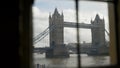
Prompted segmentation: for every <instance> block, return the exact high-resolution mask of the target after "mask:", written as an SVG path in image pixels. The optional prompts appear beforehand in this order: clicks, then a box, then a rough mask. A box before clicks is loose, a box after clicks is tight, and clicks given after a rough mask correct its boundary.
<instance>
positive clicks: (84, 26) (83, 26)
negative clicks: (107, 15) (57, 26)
mask: <svg viewBox="0 0 120 68" xmlns="http://www.w3.org/2000/svg"><path fill="white" fill-rule="evenodd" d="M78 26H79V28H86V29H91V28H97V27H99V26H97V25H92V24H85V23H78ZM64 27H73V28H76V27H77V23H75V22H64Z"/></svg>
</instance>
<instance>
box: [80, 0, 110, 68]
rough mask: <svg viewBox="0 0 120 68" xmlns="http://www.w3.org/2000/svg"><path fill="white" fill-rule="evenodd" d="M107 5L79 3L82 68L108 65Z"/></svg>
mask: <svg viewBox="0 0 120 68" xmlns="http://www.w3.org/2000/svg"><path fill="white" fill-rule="evenodd" d="M109 24H110V23H109V15H108V3H107V2H97V1H79V25H81V27H80V30H79V32H80V42H81V43H80V53H81V55H83V56H81V66H82V67H91V66H92V67H94V66H108V65H110V64H111V63H110V58H111V57H110V52H109V48H110V30H109Z"/></svg>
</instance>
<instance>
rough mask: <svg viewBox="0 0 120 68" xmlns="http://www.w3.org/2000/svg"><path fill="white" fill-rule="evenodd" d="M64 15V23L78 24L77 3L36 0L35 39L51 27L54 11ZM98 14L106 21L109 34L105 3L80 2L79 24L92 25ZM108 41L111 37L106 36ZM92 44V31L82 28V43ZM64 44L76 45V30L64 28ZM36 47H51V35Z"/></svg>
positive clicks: (34, 13) (33, 8)
mask: <svg viewBox="0 0 120 68" xmlns="http://www.w3.org/2000/svg"><path fill="white" fill-rule="evenodd" d="M55 8H57V9H58V12H59V13H60V14H61V13H62V12H63V14H64V21H68V22H76V15H75V12H76V11H75V2H74V1H73V0H34V4H33V6H32V12H33V37H35V36H36V35H38V34H39V33H41V32H43V31H44V30H45V29H46V28H47V27H48V26H49V20H48V18H49V15H52V14H53V12H54V9H55ZM96 14H99V16H100V18H101V19H103V18H104V19H105V29H106V30H107V31H108V32H109V25H108V23H109V21H108V8H107V3H105V2H94V1H79V23H86V24H90V21H91V20H94V18H95V16H96ZM106 40H109V37H108V36H107V35H106ZM83 41H85V42H86V43H91V30H90V29H83V28H80V42H81V43H82V42H83ZM64 43H65V44H68V43H76V28H68V27H65V28H64ZM34 46H35V47H45V46H49V35H47V36H46V37H45V38H44V39H43V40H41V41H40V42H38V43H37V44H35V45H34Z"/></svg>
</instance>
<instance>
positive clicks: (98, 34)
mask: <svg viewBox="0 0 120 68" xmlns="http://www.w3.org/2000/svg"><path fill="white" fill-rule="evenodd" d="M91 24H92V25H94V26H97V27H96V28H91V33H92V46H91V48H92V49H91V53H92V54H94V52H95V54H101V53H102V52H103V51H104V50H103V49H104V47H105V23H104V19H100V17H99V15H98V14H97V15H96V17H95V19H94V21H92V20H91Z"/></svg>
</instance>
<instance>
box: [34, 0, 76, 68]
mask: <svg viewBox="0 0 120 68" xmlns="http://www.w3.org/2000/svg"><path fill="white" fill-rule="evenodd" d="M75 12H76V11H75V2H74V0H35V1H34V5H33V44H34V45H33V46H34V49H33V52H34V53H33V60H34V67H35V68H36V67H37V68H42V67H43V68H44V67H45V68H70V67H77V64H78V61H77V54H75V53H74V52H76V50H75V49H74V50H75V51H73V49H70V47H71V46H68V44H71V43H76V28H73V27H72V28H71V27H70V26H71V23H73V24H75V23H76V15H75ZM72 46H74V45H72ZM72 53H73V54H72Z"/></svg>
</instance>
